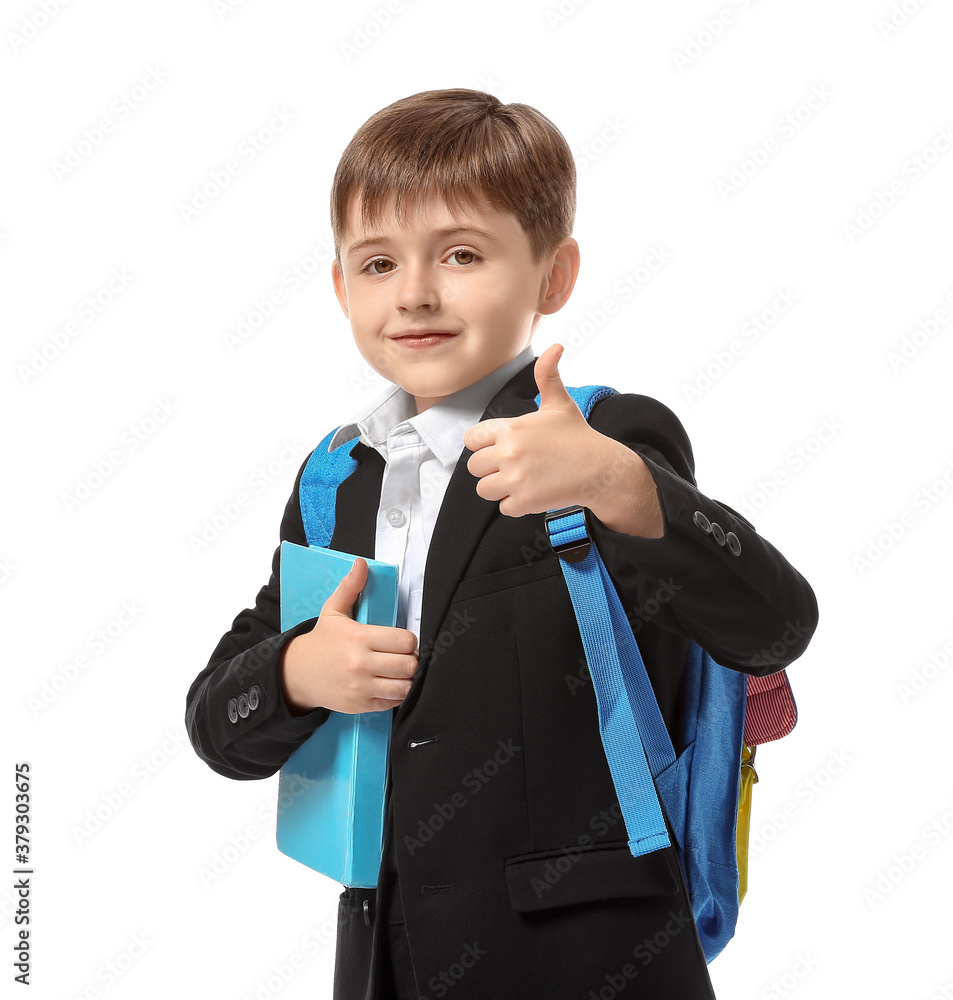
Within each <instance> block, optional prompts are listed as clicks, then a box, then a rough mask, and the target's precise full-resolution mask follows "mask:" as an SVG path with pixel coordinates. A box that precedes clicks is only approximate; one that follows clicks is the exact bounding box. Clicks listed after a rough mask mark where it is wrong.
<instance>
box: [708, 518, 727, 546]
mask: <svg viewBox="0 0 953 1000" xmlns="http://www.w3.org/2000/svg"><path fill="white" fill-rule="evenodd" d="M711 537H712V538H714V539H715V541H716V542H717V543H718V544H719V545H724V544H725V529H724V528H723V527H722V526H721V525H720V524H719V523H718V522H717V521H712V522H711Z"/></svg>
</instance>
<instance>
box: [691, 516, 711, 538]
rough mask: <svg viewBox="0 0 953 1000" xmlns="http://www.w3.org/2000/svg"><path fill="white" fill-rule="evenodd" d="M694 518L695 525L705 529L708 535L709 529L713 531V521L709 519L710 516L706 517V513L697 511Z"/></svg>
mask: <svg viewBox="0 0 953 1000" xmlns="http://www.w3.org/2000/svg"><path fill="white" fill-rule="evenodd" d="M692 520H693V521H694V522H695V527H696V528H701V530H702V531H704V532H705V534H706V535H707V534H708V532H709V531H711V521H709V520H708V518H707V517H705V515H704V514H703V513H702V512H701V511H700V510H696V511H695V516H694V517H693V518H692Z"/></svg>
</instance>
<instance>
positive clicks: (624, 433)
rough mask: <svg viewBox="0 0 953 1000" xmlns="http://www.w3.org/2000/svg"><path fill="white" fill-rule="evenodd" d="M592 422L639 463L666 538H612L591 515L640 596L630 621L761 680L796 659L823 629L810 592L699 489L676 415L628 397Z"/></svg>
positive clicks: (601, 409) (595, 532)
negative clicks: (645, 471) (647, 473)
mask: <svg viewBox="0 0 953 1000" xmlns="http://www.w3.org/2000/svg"><path fill="white" fill-rule="evenodd" d="M590 423H591V425H592V426H593V427H594V428H595V429H596V430H598V431H600V432H601V433H603V434H606V435H607V436H609V437H612V438H615V439H616V440H618V441H621V442H622V443H624V444H625V445H626V446H627V447H629V448H631V449H632V450H633V451H634V452H636V454H638V455H639V456H640V457H641V458H642V459H643V461H644V462H645V463H646V465H647V466H648V469H649V471H650V472H651V474H652V478H653V480H654V481H655V488H656V494H657V496H658V501H659V505H660V507H661V511H662V517H663V521H664V533H663V535H662V537H660V538H647V537H644V536H637V535H628V534H625V533H622V532H618V531H614V530H612V529H611V528H608V527H606V525H604V524H602V522H601V521H599V519H598V518H597V517H596V516H595V515H594V514H593V513H592V512H591V511H588V512H587V517H588V521H589V525H590V529H591V533H592V536H593V538H594V540H595V542H596V544H597V545H598V547H599V551H600V553H601V554H602V556H603V559H604V561H605V563H606V568H607V569H608V570H609V573H610V576H612V578H613V580H614V582H615V583H616V586H617V589H619V591H620V593H622V594H627V595H629V600H630V602H631V600H632V595H634V597H635V603H636V605H637V606H636V607H633V606H631V603H630V607H628V608H627V609H626V610H627V613H628V614H629V617H630V621H632V622H633V623H634V622H635V619H636V618H640V619H642V620H643V621H646V620H651V623H652V624H653V625H655V626H657V627H658V628H660V629H663V630H667V631H671V632H676V633H679V634H680V635H682V636H684V637H685V638H687V639H691V640H694V641H695V642H697V643H698V644H699V645H700V646H702V647H703V648H704V649H706V650H707V651H708V652H709V653H710V654H711V656H712V657H713V658H714V659H715V660H716V662H718V663H720V664H722V665H723V666H726V667H731V668H733V669H736V670H741V671H743V672H744V673H748V674H752V675H756V676H764V675H767V674H771V673H775V672H776V671H778V670H781V669H782V668H784V667H786V666H788V665H789V664H790V663H792V662H793V661H794V660H796V659H797V658H798V657H799V656H800V655H801V654H802V653H803V652H804V651H805V649H806V648H807V645H808V643H809V642H810V639H811V636H812V635H813V633H814V630H815V628H816V627H817V617H818V609H817V600H816V598H815V595H814V591H813V590H812V589H811V586H810V584H808V582H807V580H805V579H804V577H803V576H802V575H801V574H800V573H799V572H798V571H797V570H796V569H795V568H794V567H793V566H792V565H791V564H790V563H789V562H788V561H787V559H785V558H784V556H783V555H782V554H781V553H780V552H779V551H778V550H777V549H776V548H775V547H774V546H773V545H771V543H770V542H768V541H767V540H766V539H764V538H762V537H761V535H759V534H758V532H757V531H756V530H755V528H754V526H753V525H752V524H751V523H750V522H749V521H747V520H746V519H745V518H744V517H742V516H741V515H740V514H739V513H738V512H737V511H735V510H733V509H732V508H731V507H729V506H728V505H727V504H725V503H722V502H720V501H717V500H712V499H710V498H709V497H707V496H705V495H704V494H703V493H701V492H700V491H699V490H698V488H697V486H696V485H695V476H694V472H695V464H694V458H693V456H692V448H691V444H690V443H689V440H688V435H687V434H686V433H685V429H684V427H682V424H681V422H680V421H679V419H678V417H676V416H675V414H674V413H673V412H672V411H671V410H670V409H669V408H668V407H666V406H665V405H664V404H663V403H660V402H659V401H658V400H655V399H652V398H650V397H648V396H640V395H636V394H631V393H623V394H619V395H616V396H611V397H609V398H607V399H605V400H603V401H601V402H599V403H597V404H596V405H595V406H594V407H593V409H592V413H591V415H590Z"/></svg>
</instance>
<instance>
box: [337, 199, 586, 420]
mask: <svg viewBox="0 0 953 1000" xmlns="http://www.w3.org/2000/svg"><path fill="white" fill-rule="evenodd" d="M403 208H404V206H402V209H403ZM402 216H403V218H402V225H401V226H400V227H398V226H397V223H396V220H395V218H394V211H393V199H391V201H390V202H389V203H388V204H387V206H386V210H385V212H384V213H383V215H382V218H381V221H380V222H379V223H378V224H376V225H375V226H373V228H372V230H371V231H367V230H365V229H364V228H363V227H362V226H361V221H360V202H359V201H358V199H357V198H355V199H354V200H353V201H352V203H351V208H350V215H349V219H348V223H349V224H348V231H347V235H346V236H345V238H344V239H343V240H342V242H341V246H340V263H339V262H338V261H335V262H334V264H333V266H332V275H333V279H334V290H335V292H336V294H337V297H338V301H339V302H340V303H341V307H342V309H343V310H344V314H345V315H346V316H347V317H348V318H349V319H350V321H351V330H352V331H353V333H354V340H355V342H356V344H357V348H358V350H359V351H360V352H361V355H362V356H363V357H364V359H365V360H366V361H367V362H368V364H370V366H371V367H372V368H373V369H374V370H375V371H376V372H378V373H379V374H380V375H382V376H383V377H384V378H386V379H388V380H389V381H391V382H395V383H396V384H397V385H399V386H401V388H403V389H405V390H406V391H407V392H409V393H410V394H411V395H413V396H414V398H415V400H416V402H417V412H418V413H420V412H422V411H423V410H425V409H427V408H428V407H429V406H432V405H433V404H434V403H437V402H439V401H440V400H441V399H444V398H445V397H447V396H449V395H450V394H451V393H454V392H457V391H458V390H459V389H463V388H465V387H466V386H468V385H472V384H473V383H474V382H476V381H478V380H479V379H481V378H483V376H484V375H488V374H489V373H490V372H492V371H495V370H496V369H497V368H499V367H500V366H501V365H504V364H506V362H507V361H510V360H512V359H513V358H515V357H516V355H517V354H519V353H520V351H522V350H523V348H525V347H526V345H527V344H529V343H530V340H531V339H532V335H533V331H534V329H535V326H536V323H537V321H538V320H539V317H540V316H541V315H543V314H547V313H551V312H555V311H556V310H557V309H559V308H560V307H561V306H562V305H563V303H564V302H565V301H566V300H567V299H568V298H569V293H570V292H571V291H572V286H573V283H574V282H575V278H576V272H577V270H578V266H579V255H578V247H577V245H576V241H575V240H573V239H571V238H569V239H566V240H563V241H562V242H561V243H560V245H559V247H558V248H557V249H556V250H553V251H552V252H551V253H549V254H547V255H546V256H544V257H543V259H542V260H541V261H538V262H537V261H534V260H533V255H532V252H531V250H530V243H529V237H528V236H527V235H526V233H525V232H524V230H523V228H522V226H521V225H520V224H519V222H518V221H517V219H516V217H515V216H513V215H511V214H509V213H505V212H499V211H497V210H496V209H494V208H491V207H489V206H487V205H484V206H483V207H480V208H477V207H474V208H468V209H466V210H461V211H460V212H459V213H458V214H456V215H454V214H452V213H451V211H450V209H449V207H448V206H447V204H446V202H445V201H444V200H443V198H441V197H430V198H427V199H421V201H420V204H419V206H418V207H417V208H407V209H406V210H404V211H402Z"/></svg>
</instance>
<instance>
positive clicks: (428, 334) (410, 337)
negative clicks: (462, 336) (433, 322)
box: [391, 330, 456, 347]
mask: <svg viewBox="0 0 953 1000" xmlns="http://www.w3.org/2000/svg"><path fill="white" fill-rule="evenodd" d="M455 336H456V334H455V333H452V332H451V331H450V330H403V331H402V332H400V333H395V334H394V335H393V336H392V338H391V339H392V340H396V341H397V343H398V344H403V346H404V347H435V346H437V345H438V344H442V343H444V341H447V340H450V339H451V338H453V337H455Z"/></svg>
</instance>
